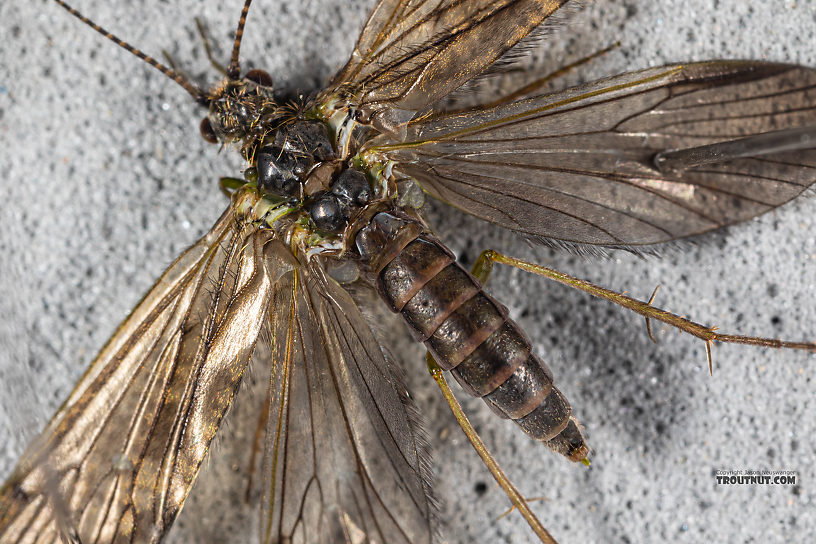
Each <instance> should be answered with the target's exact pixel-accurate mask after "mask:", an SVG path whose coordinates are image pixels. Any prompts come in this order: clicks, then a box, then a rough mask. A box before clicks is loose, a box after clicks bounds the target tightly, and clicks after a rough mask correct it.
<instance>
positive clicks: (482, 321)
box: [356, 213, 587, 461]
mask: <svg viewBox="0 0 816 544" xmlns="http://www.w3.org/2000/svg"><path fill="white" fill-rule="evenodd" d="M356 243H357V246H358V249H359V250H360V253H361V255H362V257H363V260H364V261H365V262H366V264H367V265H368V267H369V268H370V271H371V272H372V273H373V274H374V276H375V278H376V280H375V281H376V287H377V291H378V292H379V294H380V296H381V297H382V298H383V300H384V301H385V302H386V303H387V304H388V305H389V307H390V308H391V309H392V310H393V311H395V312H399V313H400V314H401V315H402V316H403V317H404V318H405V320H406V321H407V322H408V324H409V325H410V327H411V330H412V331H413V334H414V336H415V338H417V340H419V341H421V342H423V343H424V344H425V346H426V347H427V348H428V350H429V351H430V352H431V354H432V355H433V356H434V358H435V359H436V361H437V363H438V364H439V366H441V367H442V368H443V369H444V370H450V371H451V373H452V374H453V375H454V377H455V378H456V380H457V381H458V382H459V383H460V384H461V385H462V387H464V388H465V390H467V391H468V392H469V393H470V394H472V395H473V396H477V397H481V398H482V399H484V400H485V402H487V404H488V406H490V408H491V409H492V410H493V411H494V412H496V413H497V414H499V415H500V416H501V417H504V418H510V419H512V420H514V421H515V422H516V423H518V425H519V426H520V427H521V428H522V429H523V430H524V431H525V432H526V433H527V434H529V435H530V436H532V437H533V438H535V439H537V440H541V441H545V442H547V444H548V446H550V447H551V448H552V449H554V450H556V451H558V452H559V453H562V454H564V455H566V456H567V457H569V458H571V459H572V460H574V461H580V460H582V459H584V458H585V457H586V454H587V449H586V445H585V443H584V439H583V437H582V435H581V432H580V429H579V427H578V424H577V422H576V421H575V419H574V418H572V417H571V416H570V405H569V402H568V401H567V399H566V398H564V395H563V394H562V393H561V392H560V391H559V390H558V389H557V388H556V387H555V386H554V385H553V381H552V373H551V372H550V369H549V368H548V367H547V365H546V364H545V363H544V362H543V361H542V360H541V359H540V358H539V357H538V356H537V355H536V354H535V353H533V352H532V348H531V346H530V341H529V340H528V339H527V337H526V335H525V334H524V332H523V331H522V330H521V329H520V328H519V327H518V325H516V323H514V322H513V320H511V319H510V318H508V317H507V309H506V308H505V307H504V306H502V305H501V304H499V303H498V302H496V301H495V300H493V298H491V297H490V296H489V295H487V294H486V293H485V292H484V291H483V290H482V286H481V284H480V283H479V282H478V280H476V279H475V278H474V277H473V276H471V275H470V274H469V273H468V272H467V271H466V270H465V269H464V268H462V267H461V266H460V265H459V264H458V263H457V262H456V260H455V258H454V256H453V254H452V253H451V252H450V251H449V250H448V249H447V248H446V247H445V246H444V245H443V244H442V243H441V242H440V241H439V240H438V239H437V238H436V237H434V236H432V235H430V234H428V233H426V232H423V229H422V227H421V226H420V225H419V224H418V223H417V222H415V221H413V220H411V219H410V218H408V217H402V216H397V215H395V214H391V213H379V214H377V215H376V216H374V218H373V219H372V220H371V222H370V223H369V224H368V225H367V226H365V227H364V228H363V229H361V230H360V232H359V233H358V235H357V239H356Z"/></svg>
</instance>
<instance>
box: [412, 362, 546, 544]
mask: <svg viewBox="0 0 816 544" xmlns="http://www.w3.org/2000/svg"><path fill="white" fill-rule="evenodd" d="M425 360H426V361H427V363H428V372H430V373H431V376H432V377H433V379H434V380H435V381H436V384H437V385H438V386H439V389H441V390H442V396H443V397H445V401H446V402H447V403H448V406H449V407H450V409H451V412H453V417H455V418H456V422H457V423H458V424H459V426H460V427H461V428H462V430H463V431H464V433H465V436H467V438H468V440H469V441H470V443H471V445H472V446H473V449H475V450H476V453H478V454H479V457H480V458H481V459H482V462H483V463H484V464H485V466H486V467H487V470H489V471H490V474H492V475H493V478H494V479H495V480H496V482H497V483H498V484H499V487H501V488H502V490H503V491H504V492H505V494H507V498H508V499H510V502H511V503H513V506H515V507H516V508H518V510H519V512H520V513H521V515H522V516H524V519H525V521H527V524H528V525H529V526H530V529H532V530H533V532H534V533H535V534H536V535H537V536H538V538H539V539H541V542H544V543H545V544H558V543H557V542H556V540H555V539H554V538H553V537H552V535H551V534H550V533H549V532H548V531H547V529H545V528H544V525H542V524H541V521H540V520H539V519H538V518H537V517H536V515H535V514H534V513H533V512H532V510H530V507H529V506H528V504H527V500H526V499H525V498H524V496H523V495H522V494H521V493H519V491H518V489H516V487H515V486H514V485H513V483H512V482H511V481H510V480H509V479H508V478H507V476H506V475H505V474H504V471H503V470H502V469H501V467H500V466H499V464H498V463H497V462H496V459H494V458H493V456H492V455H491V454H490V452H489V451H488V450H487V446H485V443H484V442H483V441H482V439H481V437H479V434H478V433H477V432H476V429H474V428H473V425H471V424H470V421H469V420H468V418H467V416H466V415H465V412H464V411H463V410H462V406H461V405H460V404H459V401H457V400H456V397H454V396H453V391H451V389H450V386H449V385H448V382H447V380H446V379H445V376H444V373H443V371H442V368H441V367H440V366H439V365H438V364H437V362H436V361H435V360H434V358H433V356H432V355H431V354H430V352H427V353H426V355H425Z"/></svg>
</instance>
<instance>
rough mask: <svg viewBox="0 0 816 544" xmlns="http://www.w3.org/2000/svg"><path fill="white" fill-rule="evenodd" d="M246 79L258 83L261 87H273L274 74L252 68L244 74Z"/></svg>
mask: <svg viewBox="0 0 816 544" xmlns="http://www.w3.org/2000/svg"><path fill="white" fill-rule="evenodd" d="M244 79H248V80H249V81H251V82H253V83H257V84H258V85H260V86H261V87H272V86H273V84H274V82H273V81H272V76H270V75H269V72H266V71H264V70H258V69H252V70H250V71H249V72H247V73H246V75H244Z"/></svg>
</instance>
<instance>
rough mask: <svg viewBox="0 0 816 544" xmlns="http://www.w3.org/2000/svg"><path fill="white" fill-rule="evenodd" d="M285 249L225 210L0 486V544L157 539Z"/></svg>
mask: <svg viewBox="0 0 816 544" xmlns="http://www.w3.org/2000/svg"><path fill="white" fill-rule="evenodd" d="M279 246H280V247H283V246H282V245H280V243H279V242H278V241H277V240H276V239H273V238H271V235H270V234H268V233H267V232H265V231H259V230H257V228H256V227H255V226H254V225H252V223H249V222H244V221H241V220H238V219H236V217H235V215H234V210H233V208H230V209H228V210H227V212H226V213H225V214H224V215H223V216H222V217H221V219H220V220H219V221H218V223H216V225H215V226H214V227H213V229H212V230H211V231H210V232H209V233H208V234H206V235H205V236H204V237H203V238H202V239H201V240H199V241H198V242H197V243H196V244H195V245H193V246H192V247H191V248H189V249H188V250H187V251H186V252H185V253H184V254H183V255H181V257H179V258H178V259H177V260H176V261H175V262H174V263H173V264H172V265H171V266H170V268H169V269H168V270H167V271H166V272H165V273H164V275H162V277H161V278H160V279H159V281H157V282H156V284H155V285H154V287H153V288H152V289H151V291H150V292H149V293H148V294H147V295H146V296H145V298H144V299H143V300H142V302H141V303H140V304H139V305H138V306H137V307H136V309H135V310H133V312H132V314H131V315H130V317H129V318H128V319H127V320H126V321H125V322H124V323H123V324H122V325H121V326H120V327H119V329H118V330H117V332H116V333H115V334H114V336H113V338H111V340H110V341H109V342H108V344H107V345H106V346H105V347H104V348H103V350H102V352H101V353H100V354H99V356H98V357H97V359H96V360H95V361H94V362H93V364H92V365H91V367H90V369H89V370H88V371H87V372H86V373H85V375H84V376H83V378H82V379H81V380H80V382H79V384H78V385H77V386H76V388H75V390H74V391H73V392H72V393H71V395H70V397H69V398H68V400H67V401H66V402H65V404H64V405H63V406H62V407H61V408H60V410H59V411H58V412H57V414H56V415H55V416H54V418H53V419H52V420H51V422H50V423H49V424H48V426H47V427H46V429H45V431H44V432H43V433H42V435H41V436H40V437H39V438H38V439H37V440H35V441H34V443H32V445H31V446H29V449H28V450H27V451H26V452H25V454H24V455H23V456H22V457H21V461H20V464H19V465H18V466H17V468H16V469H15V471H14V472H13V473H12V476H11V477H10V479H9V480H8V481H7V482H6V483H5V485H4V486H3V488H2V490H0V542H2V543H7V542H9V543H10V542H15V543H28V542H37V543H49V542H61V541H62V542H82V543H83V544H90V543H94V542H120V541H127V542H155V541H158V540H159V539H161V537H162V536H163V535H164V534H165V532H166V531H167V530H168V528H169V527H170V525H171V524H172V523H173V521H174V520H175V518H176V516H177V515H178V513H179V511H180V510H181V507H182V505H183V503H184V500H185V498H186V496H187V493H188V492H189V490H190V487H191V485H192V483H193V481H194V479H195V477H196V475H197V473H198V470H199V468H200V465H201V462H202V460H203V458H204V455H205V454H206V453H207V449H208V447H209V444H210V441H211V440H212V438H213V436H214V435H215V432H216V430H217V429H218V426H219V423H220V421H221V418H222V417H223V415H224V413H225V412H226V411H227V409H228V408H229V406H230V403H231V401H232V398H233V395H234V393H235V391H236V388H237V387H238V384H239V382H240V379H241V375H242V373H243V371H244V369H245V367H246V365H247V362H248V360H249V358H250V356H251V354H252V351H253V348H254V345H255V340H256V338H257V336H258V334H259V331H260V329H261V327H262V323H263V322H264V319H263V318H262V316H263V315H264V314H265V312H266V308H267V306H268V304H269V300H270V298H271V293H272V283H273V277H272V275H273V273H276V265H274V264H273V263H274V262H275V260H274V259H272V258H271V257H272V256H273V255H274V253H275V252H276V251H277V250H278V249H279ZM283 249H284V251H285V248H283ZM277 262H278V263H280V262H281V261H277Z"/></svg>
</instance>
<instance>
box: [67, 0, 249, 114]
mask: <svg viewBox="0 0 816 544" xmlns="http://www.w3.org/2000/svg"><path fill="white" fill-rule="evenodd" d="M54 2H56V3H57V4H59V5H60V6H62V7H63V8H65V11H67V12H68V13H70V14H71V15H73V16H74V17H76V18H77V19H79V20H80V21H82V22H83V23H85V24H86V25H88V26H89V27H91V28H92V29H94V30H96V31H97V32H99V33H100V34H102V35H103V36H105V37H106V38H107V39H109V40H110V41H112V42H113V43H115V44H116V45H118V46H119V47H121V48H122V49H124V50H125V51H128V52H129V53H132V54H133V55H135V56H137V57H139V58H140V59H142V60H143V61H145V62H146V63H148V64H149V65H150V66H152V67H153V68H155V69H156V70H158V71H159V72H161V73H162V74H164V75H166V76H167V77H169V78H170V79H172V80H173V81H175V82H176V83H178V84H179V85H181V86H182V87H183V88H184V90H185V91H187V92H188V93H189V94H190V96H192V97H193V98H194V99H195V101H196V102H198V103H199V104H203V105H207V104H209V101H208V100H207V94H206V93H205V92H204V91H202V90H201V88H200V87H199V86H198V85H196V84H195V83H193V82H192V81H190V80H188V79H187V78H185V77H184V76H182V75H181V74H179V73H178V72H176V71H175V70H173V69H172V68H169V67H167V66H165V65H164V64H162V63H161V62H159V61H157V60H156V59H154V58H153V57H151V56H150V55H147V54H145V53H143V52H142V51H141V50H139V49H137V48H135V47H133V46H132V45H130V44H129V43H127V42H126V41H124V40H121V39H119V38H117V37H116V36H115V35H114V34H112V33H111V32H108V31H107V30H105V29H104V28H102V27H101V26H99V25H98V24H96V23H94V22H93V21H91V20H90V19H88V18H87V17H85V16H84V15H82V13H80V12H79V11H77V10H76V9H74V8H73V7H71V6H70V5H68V4H66V3H65V2H63V1H62V0H54ZM248 4H249V1H247V6H245V7H244V13H243V14H242V19H243V18H244V17H245V13H246V10H247V9H248ZM239 30H240V31H241V32H243V27H240V28H239ZM233 53H234V51H233Z"/></svg>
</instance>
